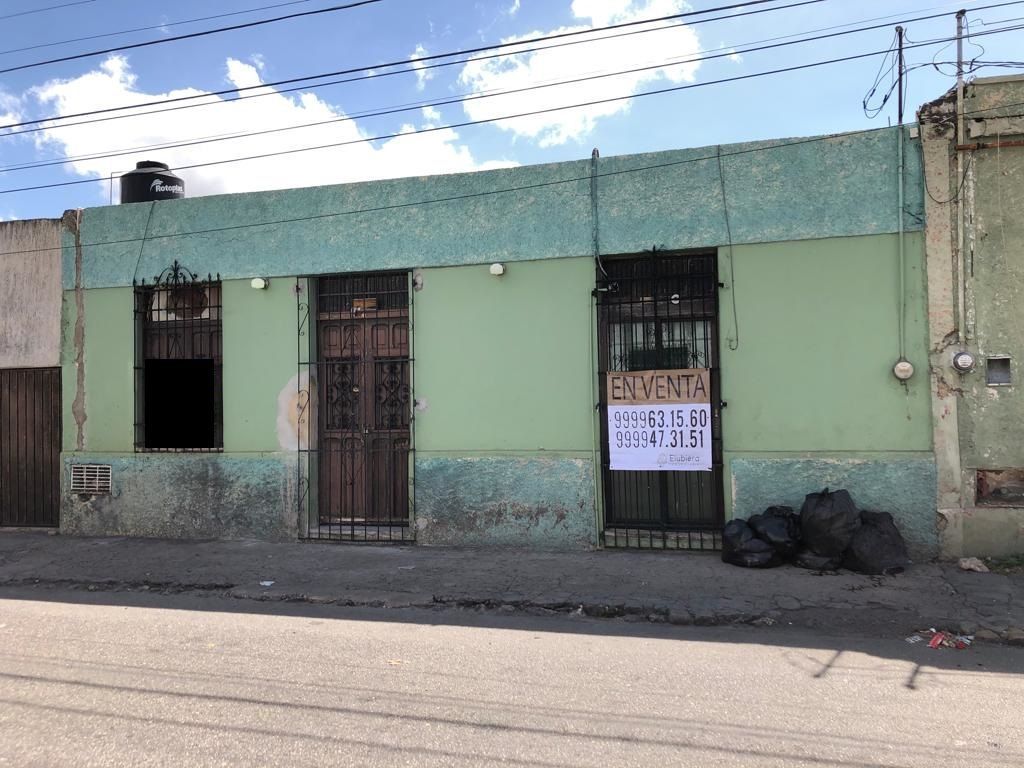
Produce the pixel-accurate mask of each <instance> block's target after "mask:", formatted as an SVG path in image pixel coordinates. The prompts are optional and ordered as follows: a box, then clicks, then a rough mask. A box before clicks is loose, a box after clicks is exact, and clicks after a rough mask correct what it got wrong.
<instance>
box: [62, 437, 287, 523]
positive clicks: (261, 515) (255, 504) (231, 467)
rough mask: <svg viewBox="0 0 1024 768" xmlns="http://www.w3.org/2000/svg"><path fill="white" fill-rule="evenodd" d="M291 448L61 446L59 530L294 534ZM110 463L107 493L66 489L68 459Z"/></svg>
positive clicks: (68, 476) (69, 472) (77, 461)
mask: <svg viewBox="0 0 1024 768" xmlns="http://www.w3.org/2000/svg"><path fill="white" fill-rule="evenodd" d="M295 457H296V454H294V453H268V454H259V455H253V454H247V455H243V456H238V455H232V454H173V455H172V454H128V455H124V454H105V453H65V454H63V462H64V473H63V480H62V487H63V493H62V504H61V531H62V532H63V533H69V534H78V535H84V536H119V535H124V536H152V537H158V538H169V539H206V538H231V539H245V538H253V539H264V540H271V541H274V540H281V541H283V540H289V539H292V540H294V539H295V537H296V536H297V535H298V528H297V524H298V515H297V512H296V510H297V507H296V498H295V487H296V482H295V480H296V469H295V460H296V459H295ZM89 463H95V464H107V465H110V466H111V468H112V479H113V492H112V493H111V494H110V495H109V496H106V495H98V496H90V495H78V494H75V495H72V494H70V493H69V492H68V484H69V479H70V475H71V469H70V467H71V465H72V464H89Z"/></svg>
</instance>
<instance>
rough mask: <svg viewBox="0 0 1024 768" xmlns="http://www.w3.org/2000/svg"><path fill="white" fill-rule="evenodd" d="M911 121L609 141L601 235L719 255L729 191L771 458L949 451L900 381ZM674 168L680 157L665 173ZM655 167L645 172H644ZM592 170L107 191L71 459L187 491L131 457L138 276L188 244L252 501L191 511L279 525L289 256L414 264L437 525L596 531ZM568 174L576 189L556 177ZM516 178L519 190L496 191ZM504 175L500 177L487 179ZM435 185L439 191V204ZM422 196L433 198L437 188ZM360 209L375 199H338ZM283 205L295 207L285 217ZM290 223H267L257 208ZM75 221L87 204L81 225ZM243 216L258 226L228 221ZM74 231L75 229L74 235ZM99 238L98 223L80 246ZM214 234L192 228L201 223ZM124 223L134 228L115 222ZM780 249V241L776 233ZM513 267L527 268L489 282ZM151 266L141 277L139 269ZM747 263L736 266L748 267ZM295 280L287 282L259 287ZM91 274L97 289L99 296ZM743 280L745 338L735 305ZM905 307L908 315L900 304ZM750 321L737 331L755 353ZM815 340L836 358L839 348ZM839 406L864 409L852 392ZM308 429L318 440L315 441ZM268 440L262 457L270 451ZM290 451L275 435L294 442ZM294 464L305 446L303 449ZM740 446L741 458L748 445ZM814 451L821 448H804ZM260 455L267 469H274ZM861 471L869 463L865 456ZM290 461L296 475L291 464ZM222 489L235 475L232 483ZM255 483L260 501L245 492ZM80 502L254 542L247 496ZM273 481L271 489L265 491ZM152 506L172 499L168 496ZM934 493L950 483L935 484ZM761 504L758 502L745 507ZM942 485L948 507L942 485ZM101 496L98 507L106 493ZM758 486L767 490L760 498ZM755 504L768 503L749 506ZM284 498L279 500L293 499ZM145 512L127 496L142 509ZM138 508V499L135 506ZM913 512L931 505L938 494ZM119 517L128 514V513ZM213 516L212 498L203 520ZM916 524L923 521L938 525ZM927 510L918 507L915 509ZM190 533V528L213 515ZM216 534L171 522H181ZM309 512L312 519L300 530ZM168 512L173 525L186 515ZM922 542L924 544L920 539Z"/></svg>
mask: <svg viewBox="0 0 1024 768" xmlns="http://www.w3.org/2000/svg"><path fill="white" fill-rule="evenodd" d="M896 136H897V133H896V131H894V130H886V129H883V130H880V131H877V132H872V133H867V134H858V135H849V136H840V137H835V138H829V139H822V140H810V141H795V142H792V143H785V142H775V143H761V144H751V145H738V146H730V147H724V148H722V149H721V152H722V155H723V158H722V167H723V170H724V178H720V176H719V172H718V161H717V153H718V149H717V148H712V149H706V148H705V149H693V150H680V151H676V152H667V153H658V154H653V155H638V156H630V157H620V158H607V159H602V160H601V161H600V163H599V168H598V172H599V173H601V174H610V175H607V176H603V177H602V178H600V179H599V180H598V184H597V186H598V208H599V213H600V241H601V246H602V251H603V252H604V253H606V254H609V253H636V252H639V251H642V250H644V249H649V248H650V247H651V246H652V245H657V246H659V247H666V248H672V249H675V248H679V249H683V248H696V247H700V248H708V247H715V246H721V245H722V244H723V243H725V242H726V241H727V239H728V237H727V234H726V229H725V209H724V208H723V205H722V197H723V181H724V195H725V197H726V199H727V201H728V209H729V218H730V221H731V225H732V236H733V240H734V242H735V243H737V244H738V245H737V247H736V248H735V250H734V251H733V253H732V257H733V262H732V264H731V265H730V264H729V263H728V262H727V261H726V260H725V259H726V253H727V251H728V249H723V250H722V257H721V275H722V278H723V280H726V281H727V287H726V291H723V294H722V298H723V304H722V339H723V356H722V376H723V382H724V384H725V386H726V387H727V388H728V389H726V390H725V396H726V399H727V400H729V401H730V407H729V410H728V411H727V412H726V414H725V415H726V419H725V422H724V423H725V425H726V426H725V429H726V433H725V442H726V450H727V451H746V452H751V455H749V456H746V458H747V459H749V460H751V461H756V460H771V459H780V460H781V459H783V458H785V455H787V454H785V453H784V452H790V453H798V454H804V453H811V454H814V456H813V459H814V460H820V461H824V462H829V461H833V460H844V461H845V460H848V459H850V458H851V455H850V454H851V452H855V451H864V450H876V451H884V452H889V453H886V454H879V456H878V458H879V462H880V463H881V462H883V461H884V457H885V456H891V457H892V458H893V459H894V460H895V459H899V458H900V457H901V456H902V457H905V455H906V453H907V452H913V451H927V450H928V448H929V446H930V442H929V438H928V423H929V419H928V405H927V400H928V398H927V387H926V386H925V385H924V383H923V382H922V381H921V377H918V378H917V379H915V380H912V381H911V382H910V384H909V385H907V386H906V387H903V386H901V385H899V384H897V383H896V382H895V380H894V379H893V378H892V375H891V366H892V364H893V362H895V359H896V355H897V344H896V314H895V307H896V304H897V288H896V286H897V284H898V280H897V277H898V275H897V270H896V249H895V238H894V236H893V235H892V234H891V233H893V232H895V231H896V229H897V228H898V224H899V215H898V209H897V198H896V189H897V188H896V183H897V180H896ZM919 160H920V157H919V148H918V146H917V144H916V142H913V141H911V142H909V143H908V163H909V172H908V184H907V205H906V208H905V211H906V214H905V216H904V221H903V223H904V225H905V226H906V228H907V229H908V230H910V231H911V232H912V233H911V234H910V235H909V236H908V238H907V241H908V257H907V262H908V271H907V276H908V293H907V296H908V308H907V318H908V344H909V352H908V356H909V357H911V359H912V360H913V361H914V362H915V364H917V365H918V367H919V368H921V367H922V366H923V365H924V360H925V357H926V352H925V348H924V337H925V332H924V325H923V305H922V294H923V291H922V279H921V244H920V236H919V235H915V234H913V231H914V230H919V229H920V228H921V218H922V217H921V206H922V196H923V193H922V190H921V187H920V183H919V181H920V176H919V173H918V172H917V168H918V163H919ZM655 166H658V167H656V168H655ZM641 167H644V168H647V170H644V171H641V172H637V173H627V172H626V171H630V170H632V169H637V168H641ZM589 171H590V164H589V163H587V162H579V163H565V164H559V165H551V166H535V167H530V168H519V169H512V170H507V171H494V172H488V173H481V174H471V175H456V176H446V177H431V178H428V179H403V180H396V181H387V182H375V183H369V184H359V185H346V186H340V187H326V188H314V189H298V190H287V191H282V192H268V193H257V194H251V195H234V196H224V197H212V198H203V199H201V200H198V199H197V200H181V201H166V202H161V203H159V204H157V205H155V206H152V214H153V215H152V220H151V221H150V222H149V239H148V240H147V241H146V243H144V244H143V243H141V242H124V241H125V240H129V241H130V240H131V239H132V238H136V237H141V235H142V232H143V231H144V230H145V228H146V220H147V218H148V217H149V213H150V210H151V206H149V205H129V206H117V207H111V208H100V209H90V210H88V211H85V212H84V214H83V217H82V219H81V227H75V228H69V230H68V233H67V234H66V235H65V245H66V248H65V262H66V266H67V267H68V268H69V269H71V273H72V277H66V278H65V287H66V288H67V289H68V290H67V293H66V295H65V308H66V317H67V322H66V332H65V338H64V364H65V367H66V369H67V370H66V375H65V381H66V386H67V387H68V388H69V392H68V395H69V397H68V403H70V404H72V405H69V406H68V408H69V411H68V413H67V414H66V416H65V424H66V427H67V431H66V434H65V449H66V450H68V451H75V450H77V451H79V452H80V453H68V454H67V456H66V458H67V460H78V459H86V458H89V457H90V456H92V455H93V454H94V453H95V452H100V453H101V454H104V453H110V454H121V455H120V456H119V457H118V459H117V460H118V461H119V462H120V463H119V464H118V468H119V469H116V470H115V471H121V472H122V473H123V474H125V475H126V476H127V477H129V478H135V477H137V478H138V480H137V481H136V480H133V481H132V482H134V483H136V485H135V486H134V487H139V488H141V487H142V486H143V485H145V482H144V480H145V481H148V480H150V479H151V480H152V482H153V487H154V489H155V490H154V493H153V497H152V499H153V500H160V499H162V498H163V497H164V496H165V495H167V494H171V493H172V492H173V483H171V482H170V478H172V477H174V478H178V479H181V477H182V476H181V475H180V474H179V473H180V472H181V471H184V470H178V469H174V467H175V465H176V464H177V463H179V462H180V466H181V467H186V466H188V464H189V462H191V461H192V459H193V457H187V456H180V455H167V456H164V457H161V458H160V459H159V460H153V457H151V456H146V455H141V456H131V455H124V454H127V453H128V452H130V451H131V450H132V438H133V435H132V422H133V414H132V409H131V407H130V404H131V402H132V399H133V388H132V387H133V385H132V364H133V360H132V349H133V341H132V327H131V316H132V309H131V302H132V298H131V296H132V294H131V288H130V285H131V282H132V279H133V278H134V277H137V276H143V275H145V276H150V275H154V274H157V273H158V272H160V271H161V270H162V269H163V268H165V267H166V266H168V265H169V264H170V263H171V262H172V261H173V260H174V259H178V260H180V261H181V262H182V263H183V264H184V265H185V266H187V267H188V268H189V269H192V270H194V271H197V272H200V273H205V272H212V273H220V274H221V275H222V276H223V277H225V278H230V279H228V280H226V281H225V283H224V286H225V288H224V304H225V308H224V349H225V352H224V370H225V374H224V386H225V407H224V419H225V423H224V434H225V447H226V449H227V450H228V451H229V453H228V454H225V455H224V456H223V457H203V461H202V462H200V463H199V464H197V466H198V467H200V468H201V473H206V476H208V477H209V478H210V480H211V482H216V483H220V482H221V478H226V479H227V480H226V482H227V481H229V482H230V483H232V484H234V485H237V486H238V493H240V494H242V496H240V497H230V496H225V497H223V498H221V497H219V496H218V497H217V499H212V498H204V497H203V496H202V495H201V494H200V493H199V492H198V491H196V492H191V491H190V492H189V493H190V494H191V495H189V494H186V496H187V497H188V499H189V501H188V504H189V505H190V504H201V505H210V504H214V503H229V504H232V505H236V506H239V505H243V506H244V504H245V503H251V504H252V505H254V507H255V509H257V512H256V513H255V514H256V516H257V518H258V520H261V521H264V522H255V523H253V525H254V526H256V527H257V528H259V529H260V530H268V531H272V530H277V529H276V528H275V527H274V526H275V525H276V523H273V524H271V523H268V522H266V521H267V520H271V519H273V520H277V518H276V517H273V515H272V514H271V512H270V510H271V508H272V506H273V504H272V503H271V501H270V500H271V499H272V498H273V497H274V494H273V493H272V492H271V488H270V485H272V484H273V483H275V482H276V483H279V484H280V485H279V487H278V489H277V496H278V497H279V498H284V497H286V496H287V495H288V491H287V483H288V482H289V479H288V477H289V475H288V473H287V472H285V473H284V474H280V473H277V470H274V469H271V470H270V471H269V474H270V480H268V481H266V482H267V483H269V485H264V484H263V481H262V480H261V481H257V479H256V477H255V475H254V474H252V473H251V472H250V470H249V469H247V468H246V469H243V468H242V467H243V464H244V462H246V461H251V462H252V467H255V468H258V467H259V466H260V464H261V462H262V461H264V458H263V457H264V454H262V453H260V452H264V451H275V450H281V449H294V448H295V447H296V445H295V444H296V441H295V440H294V439H291V440H289V434H288V433H289V429H290V425H289V418H290V413H291V412H290V411H289V408H290V407H291V408H293V407H294V405H295V403H294V401H293V398H291V392H292V390H296V391H297V390H298V389H299V387H298V384H297V383H296V380H295V376H296V368H297V366H296V365H295V362H296V361H295V358H296V356H297V353H298V342H299V341H300V339H298V338H297V335H296V334H297V330H296V325H295V306H294V297H293V296H289V295H288V294H287V293H286V292H285V291H284V289H286V288H287V287H288V286H289V284H293V281H292V279H291V278H287V277H284V278H280V277H278V276H281V275H285V276H287V275H293V274H295V273H300V274H303V273H304V274H316V273H336V272H350V271H361V270H381V269H399V268H402V269H416V270H418V273H417V278H418V279H417V283H418V285H419V289H418V290H417V291H415V293H414V296H413V302H414V303H413V344H414V347H415V352H414V358H415V363H414V387H415V392H414V396H415V398H416V401H417V405H416V407H417V411H416V415H415V422H414V437H415V442H416V454H415V461H414V490H415V494H414V496H415V516H416V522H417V530H418V537H419V540H420V541H421V542H424V543H428V544H441V543H445V544H460V543H461V544H484V543H493V544H532V545H536V546H544V547H578V546H592V545H594V544H595V543H596V538H597V531H598V525H599V523H598V515H597V511H596V508H597V507H598V505H599V498H600V490H599V488H598V484H597V480H596V475H597V474H599V473H597V472H596V471H595V467H596V466H597V464H598V462H599V458H598V457H599V453H598V452H599V445H598V439H599V438H598V435H599V430H598V429H597V428H596V426H597V424H596V421H595V410H594V406H595V402H596V394H595V390H594V387H595V381H596V377H595V370H596V363H595V360H594V346H593V345H594V325H595V319H594V313H593V299H592V296H591V291H592V289H593V288H594V285H595V277H596V273H595V267H594V264H593V261H592V259H591V258H590V254H591V253H592V246H593V240H592V236H593V232H592V218H591V199H590V184H589V180H588V178H587V176H588V174H589ZM563 180H570V181H569V183H557V182H561V181H563ZM496 189H510V190H517V191H510V192H505V193H501V194H490V192H493V191H494V190H496ZM483 193H487V194H483ZM429 200H437V201H439V202H436V203H426V202H424V201H429ZM420 203H422V204H420ZM339 211H359V212H357V213H353V214H350V215H344V216H336V215H332V214H333V213H336V212H339ZM284 219H291V221H288V222H284V221H282V220H284ZM266 220H276V221H279V222H281V223H277V224H272V225H266V226H260V227H254V228H247V227H244V226H242V227H241V228H237V227H239V225H244V224H246V223H247V222H257V221H266ZM75 223H76V224H77V223H78V220H77V219H76V221H75ZM225 227H236V228H235V229H224V228H225ZM72 229H73V230H74V231H72ZM76 232H77V235H78V242H76V237H75V235H76ZM189 233H191V234H189ZM115 240H116V241H120V242H117V243H114V242H112V241H115ZM770 243H775V245H769V244H770ZM494 261H501V262H505V263H506V264H507V265H508V271H507V274H505V275H504V276H503V277H500V278H497V277H494V276H491V275H490V274H489V273H488V270H487V266H486V265H487V264H489V263H491V262H494ZM136 265H138V267H137V271H136ZM730 266H732V267H735V275H736V276H735V283H733V282H732V270H731V269H729V267H730ZM252 276H264V277H266V276H270V277H272V278H273V279H272V281H271V289H270V291H268V292H256V291H252V290H251V289H249V288H248V287H247V281H246V280H236V279H235V278H249V277H252ZM76 286H77V287H78V288H79V290H76ZM732 296H735V297H736V299H737V307H738V313H739V321H740V328H739V330H740V334H741V337H740V338H738V339H737V338H736V330H737V329H736V328H735V327H733V326H732V325H731V316H730V315H731V312H730V307H729V304H728V302H729V300H730V298H731V297H732ZM881 306H891V307H892V312H891V313H882V312H879V311H878V309H877V308H878V307H881ZM729 340H738V341H739V345H738V346H737V347H736V348H735V349H732V348H730V347H731V345H730V344H729V343H728V341H729ZM815 358H818V359H821V360H826V361H827V364H821V363H816V362H815ZM837 403H841V406H840V407H837ZM292 437H294V436H292ZM246 452H250V453H246ZM273 455H275V456H276V455H277V454H273ZM289 455H290V456H293V457H294V454H289ZM732 455H733V454H730V456H732ZM800 461H803V459H801V460H800ZM731 470H732V474H731V475H730V488H731V487H733V484H737V485H736V487H737V488H738V487H743V488H744V489H746V490H745V493H746V494H747V495H746V496H745V497H744V498H745V499H753V498H755V497H756V496H761V497H762V498H763V499H764V500H766V504H767V503H774V502H775V501H777V500H776V499H774V498H772V494H773V493H774V489H773V488H770V487H764V488H762V489H761V490H758V488H759V486H758V483H760V482H761V478H763V472H762V470H761V469H759V468H758V467H757V466H755V465H753V464H742V463H740V464H736V463H735V462H733V463H732V465H731ZM253 471H254V472H255V471H256V470H253ZM789 471H790V474H789V476H788V478H789V485H790V492H793V489H794V488H798V489H799V493H800V494H801V497H802V494H804V493H807V492H809V491H812V490H816V489H817V488H818V485H819V482H820V480H819V477H820V472H819V471H818V467H817V466H814V465H812V464H808V463H806V462H804V463H800V462H797V463H795V464H791V465H790V470H789ZM858 477H860V476H859V475H858ZM275 478H276V479H275ZM218 487H223V486H218ZM243 497H244V498H243ZM117 499H118V500H116V501H115V500H113V499H111V500H107V501H93V502H89V505H92V506H95V505H100V506H101V507H102V511H103V514H102V515H100V514H93V517H92V519H93V520H95V521H97V522H95V524H94V525H93V527H91V528H90V527H88V526H86V525H85V523H83V522H82V521H83V520H84V519H85V518H86V516H87V514H86V513H88V512H89V510H91V509H92V506H89V505H86V508H85V509H84V510H83V509H82V508H81V506H82V504H77V503H72V502H69V520H68V523H67V529H68V530H69V531H77V532H84V531H87V530H88V531H96V530H98V527H102V526H103V525H108V526H112V530H117V531H122V532H128V531H130V530H135V529H137V530H139V531H143V532H146V535H206V534H205V533H203V532H208V531H217V530H218V529H220V530H221V532H220V533H213V534H211V535H248V534H238V533H232V532H233V531H234V532H237V531H243V530H245V527H244V525H243V524H242V521H241V520H240V519H236V518H235V517H233V515H235V514H236V510H234V509H232V510H226V511H221V512H216V513H208V512H194V513H192V514H193V515H199V517H198V518H197V519H191V518H188V516H187V515H188V510H189V508H190V507H189V506H188V505H182V506H181V507H178V506H176V502H175V503H173V504H172V505H171V509H172V511H173V517H174V520H175V522H174V525H173V526H172V527H171V528H162V527H160V525H159V524H158V520H157V519H156V518H154V517H150V516H147V515H148V514H149V513H147V512H146V511H145V505H144V502H143V501H142V497H141V495H140V494H135V493H127V492H125V491H122V492H121V495H120V496H118V497H117ZM246 499H253V500H254V501H252V502H247V501H245V500H246ZM153 500H151V501H150V505H151V506H152V507H154V508H157V507H158V506H159V504H160V502H159V501H157V502H156V503H154V501H153ZM933 502H934V492H933V493H932V494H931V497H930V500H929V502H928V503H933ZM744 503H746V502H744ZM922 503H926V502H922ZM83 504H84V502H83ZM750 504H754V502H752V501H751V502H750ZM751 508H753V507H751ZM283 509H285V512H279V513H275V514H285V515H287V514H288V512H287V510H289V509H294V507H288V506H286V507H283ZM119 510H121V511H119ZM122 513H123V514H122ZM906 514H907V515H908V516H909V517H910V518H913V517H914V516H915V515H916V514H917V512H916V511H913V510H911V511H909V512H906ZM119 515H120V517H119ZM204 515H206V516H204ZM915 519H916V518H915ZM915 525H916V523H915ZM190 526H191V527H190ZM175 530H178V531H188V530H191V531H195V532H196V533H191V534H190V533H185V534H179V533H173V531H175ZM287 530H292V529H291V528H288V529H287ZM161 531H168V532H169V533H162V532H161ZM922 546H924V545H922Z"/></svg>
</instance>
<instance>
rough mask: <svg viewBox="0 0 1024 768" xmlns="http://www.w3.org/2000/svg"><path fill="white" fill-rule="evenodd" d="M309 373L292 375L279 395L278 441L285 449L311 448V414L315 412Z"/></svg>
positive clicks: (299, 449)
mask: <svg viewBox="0 0 1024 768" xmlns="http://www.w3.org/2000/svg"><path fill="white" fill-rule="evenodd" d="M313 397H315V392H314V391H313V390H311V388H310V380H309V373H308V372H307V371H303V372H302V373H296V374H295V375H294V376H292V377H291V378H290V379H289V380H288V383H287V384H285V385H284V389H282V390H281V392H280V394H278V396H277V441H278V444H279V445H280V446H281V449H282V450H284V451H305V450H308V449H309V444H310V438H311V437H315V436H313V435H310V416H311V415H312V412H313V402H315V401H314V400H312V398H313Z"/></svg>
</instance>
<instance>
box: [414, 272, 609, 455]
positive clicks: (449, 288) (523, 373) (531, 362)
mask: <svg viewBox="0 0 1024 768" xmlns="http://www.w3.org/2000/svg"><path fill="white" fill-rule="evenodd" d="M422 276H423V289H422V290H420V291H417V292H416V293H415V295H414V299H413V300H414V302H415V310H416V314H415V327H414V328H413V334H414V343H415V357H416V362H415V390H416V397H417V399H419V400H420V401H425V404H426V410H424V411H421V412H418V413H417V414H416V449H417V452H424V451H449V452H453V453H459V454H472V453H474V452H488V453H494V452H502V451H528V452H534V451H540V450H544V451H561V452H575V453H579V454H582V455H584V456H587V457H589V456H591V454H592V451H593V446H594V428H593V419H592V408H593V403H592V395H591V382H592V379H591V377H592V371H593V369H594V367H593V366H594V363H593V359H592V350H591V327H592V322H593V317H592V312H593V310H592V298H591V290H592V289H593V286H594V280H595V277H594V263H593V260H592V259H590V258H575V259H556V260H548V261H533V262H518V263H515V264H509V265H508V271H507V272H506V274H505V275H503V276H502V277H494V276H493V275H491V274H490V273H489V271H488V265H487V264H482V265H477V266H468V267H450V268H443V269H428V270H424V271H423V272H422Z"/></svg>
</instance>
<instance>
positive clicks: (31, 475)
mask: <svg viewBox="0 0 1024 768" xmlns="http://www.w3.org/2000/svg"><path fill="white" fill-rule="evenodd" d="M60 415H61V414H60V368H15V369H3V370H0V525H2V526H33V527H46V526H56V525H57V524H58V522H59V502H60V436H61V429H60Z"/></svg>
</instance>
